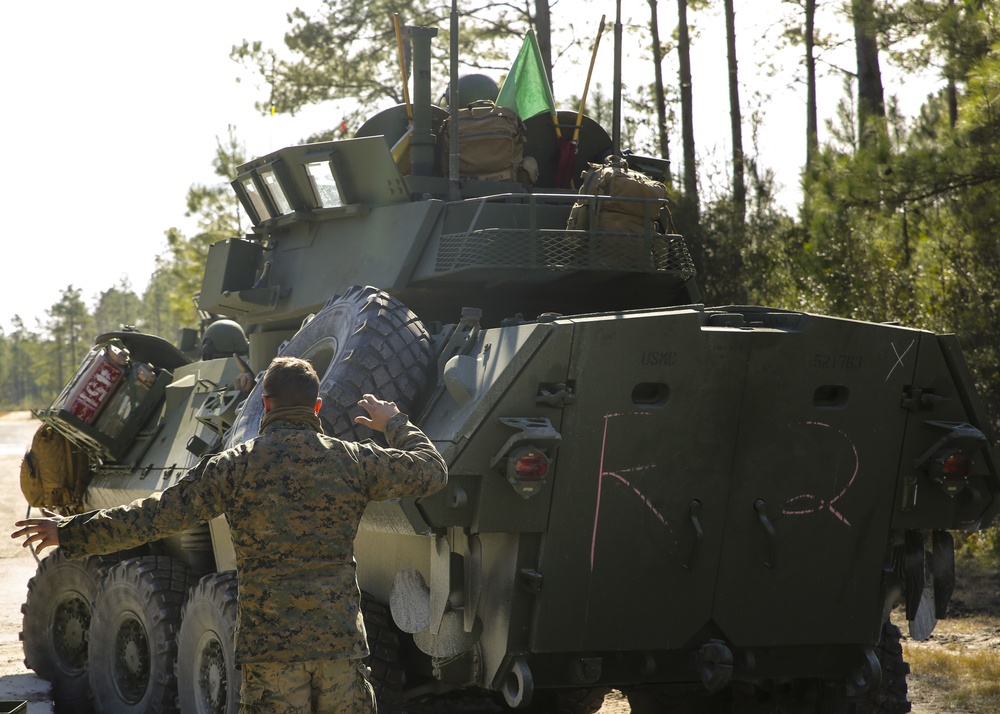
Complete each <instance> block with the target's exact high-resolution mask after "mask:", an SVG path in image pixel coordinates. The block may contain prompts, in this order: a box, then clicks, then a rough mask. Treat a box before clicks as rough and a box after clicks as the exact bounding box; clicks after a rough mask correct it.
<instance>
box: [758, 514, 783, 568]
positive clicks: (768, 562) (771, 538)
mask: <svg viewBox="0 0 1000 714" xmlns="http://www.w3.org/2000/svg"><path fill="white" fill-rule="evenodd" d="M765 505H766V504H765V503H764V499H763V498H758V499H757V500H756V501H754V502H753V508H754V510H755V511H757V518H759V519H760V524H761V525H762V526H764V530H765V531H767V558H766V559H765V560H764V567H765V568H773V567H774V542H775V540H776V539H777V537H778V534H777V533H776V532H775V530H774V526H772V525H771V521H770V520H768V518H767V511H765V510H764V506H765Z"/></svg>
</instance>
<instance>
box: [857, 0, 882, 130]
mask: <svg viewBox="0 0 1000 714" xmlns="http://www.w3.org/2000/svg"><path fill="white" fill-rule="evenodd" d="M851 16H852V18H851V19H852V20H853V22H854V44H855V49H856V50H857V58H858V136H859V137H860V139H861V146H862V147H864V146H869V145H871V144H872V143H873V140H874V139H875V136H876V135H877V132H876V131H875V129H876V128H877V126H878V124H879V123H883V122H884V120H885V101H884V99H883V92H882V72H881V70H880V69H879V62H878V41H877V39H876V37H875V8H874V4H873V0H852V2H851Z"/></svg>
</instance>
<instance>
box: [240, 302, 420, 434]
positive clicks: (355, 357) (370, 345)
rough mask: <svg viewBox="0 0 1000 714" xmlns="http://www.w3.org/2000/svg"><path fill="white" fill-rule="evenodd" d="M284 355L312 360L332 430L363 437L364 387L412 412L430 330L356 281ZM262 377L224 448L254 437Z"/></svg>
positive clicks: (302, 331)
mask: <svg viewBox="0 0 1000 714" xmlns="http://www.w3.org/2000/svg"><path fill="white" fill-rule="evenodd" d="M278 355H279V356H286V357H301V358H302V359H306V360H309V362H311V363H312V365H313V367H315V368H316V372H317V374H319V377H320V387H319V396H320V397H322V399H323V406H322V408H321V409H320V412H319V416H320V419H321V420H322V421H323V429H324V431H326V433H327V434H330V435H332V436H336V437H339V438H343V439H349V440H353V441H360V440H362V439H370V438H375V433H374V432H373V431H372V430H371V429H369V428H368V427H366V426H361V425H359V424H355V423H354V417H355V416H357V415H358V414H363V413H364V412H363V410H362V409H361V407H359V406H358V400H359V399H361V397H362V396H364V395H365V394H374V395H375V396H376V397H378V398H379V399H384V400H386V401H392V402H395V403H396V406H398V407H399V409H400V411H402V412H404V413H409V412H410V410H411V409H414V408H415V407H416V406H417V405H418V400H419V398H420V396H421V393H422V392H423V391H424V389H425V388H426V386H427V381H428V377H429V368H430V364H431V361H432V357H433V354H432V350H431V342H430V336H429V335H428V333H427V329H426V328H425V327H424V325H423V323H422V322H421V321H420V319H419V318H418V317H417V316H416V315H414V314H413V313H412V312H411V311H410V310H409V309H408V308H407V307H406V306H405V305H403V303H401V302H399V300H397V299H396V298H394V297H392V296H391V295H389V294H388V293H386V292H383V291H382V290H379V289H377V288H373V287H360V286H355V287H352V288H350V289H349V290H348V291H347V292H345V293H344V294H343V295H337V296H334V297H332V298H330V300H328V301H327V303H326V305H324V306H323V308H322V309H321V310H320V311H319V312H317V313H316V314H315V315H313V316H311V317H309V318H307V319H306V320H305V322H303V324H302V327H301V328H300V329H299V331H298V332H296V333H295V334H294V335H293V336H292V338H291V339H290V340H288V342H286V343H285V344H284V345H282V347H281V349H280V350H278ZM262 391H263V380H258V382H257V384H256V385H255V386H254V388H253V391H252V392H251V394H250V396H249V397H247V400H246V402H244V405H243V409H242V411H241V412H240V415H239V416H238V417H237V418H236V422H235V423H234V424H233V428H232V429H231V430H230V431H229V434H228V435H227V438H226V448H229V447H232V446H235V445H236V444H240V443H243V442H244V441H247V440H249V439H252V438H253V437H255V436H256V435H257V433H258V431H259V430H260V418H261V416H262V415H263V412H264V405H263V402H262V400H261V393H262Z"/></svg>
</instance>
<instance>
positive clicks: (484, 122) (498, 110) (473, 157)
mask: <svg viewBox="0 0 1000 714" xmlns="http://www.w3.org/2000/svg"><path fill="white" fill-rule="evenodd" d="M450 121H451V118H450V117H449V118H448V119H445V121H444V123H443V124H442V126H441V133H442V134H443V136H444V142H443V149H444V151H443V155H442V157H441V160H442V166H447V165H448V157H449V154H448V152H449V144H448V140H449V129H448V126H449V123H450ZM526 137H527V132H526V130H525V128H524V122H523V121H521V117H519V116H518V115H517V112H515V111H514V110H513V109H508V108H507V107H498V106H496V105H495V104H494V103H493V102H491V101H489V100H485V99H482V100H479V101H476V102H473V103H472V104H470V105H469V106H467V107H464V108H462V109H460V110H459V111H458V156H459V166H458V172H459V174H460V175H461V176H462V177H463V178H465V177H468V178H476V179H481V180H483V181H516V180H518V169H520V168H521V164H522V163H523V161H524V143H525V141H526Z"/></svg>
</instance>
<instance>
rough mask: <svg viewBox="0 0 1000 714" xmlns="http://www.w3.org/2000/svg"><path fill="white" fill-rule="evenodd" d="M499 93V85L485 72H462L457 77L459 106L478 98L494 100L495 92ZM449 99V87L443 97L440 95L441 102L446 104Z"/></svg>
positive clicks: (464, 105)
mask: <svg viewBox="0 0 1000 714" xmlns="http://www.w3.org/2000/svg"><path fill="white" fill-rule="evenodd" d="M449 86H450V85H449ZM499 93H500V87H498V86H497V83H496V82H495V81H494V80H493V78H492V77H488V76H487V75H485V74H463V75H462V76H461V77H459V78H458V106H459V107H466V106H468V105H470V104H472V103H473V102H475V101H479V100H480V99H489V100H490V101H491V102H492V101H496V98H497V94H499ZM450 99H451V89H450V88H449V89H448V90H446V91H445V94H444V97H442V100H443V102H442V103H443V104H444V105H445V106H448V101H449V100H450Z"/></svg>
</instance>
